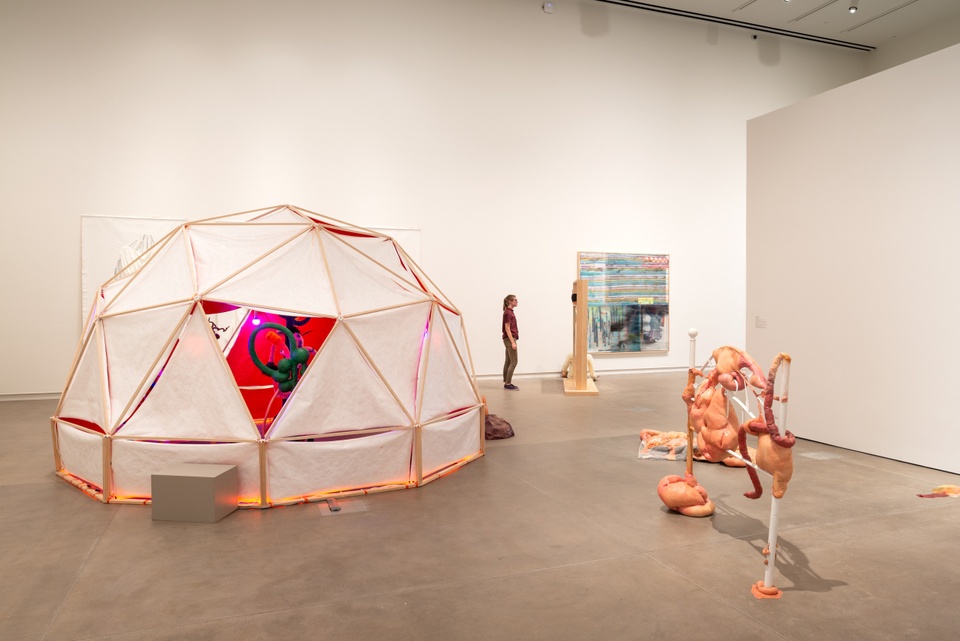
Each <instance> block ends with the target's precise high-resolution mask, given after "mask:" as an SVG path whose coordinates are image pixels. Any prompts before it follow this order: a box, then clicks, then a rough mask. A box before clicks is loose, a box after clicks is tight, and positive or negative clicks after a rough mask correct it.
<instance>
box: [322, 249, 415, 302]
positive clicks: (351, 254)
mask: <svg viewBox="0 0 960 641" xmlns="http://www.w3.org/2000/svg"><path fill="white" fill-rule="evenodd" d="M320 236H321V238H323V247H324V250H325V251H326V256H327V264H328V266H329V268H330V277H331V279H332V280H333V286H334V291H336V294H337V300H338V301H339V302H340V309H341V311H342V312H343V314H344V315H348V314H357V313H360V312H365V311H370V310H374V309H383V308H385V307H394V306H396V305H403V304H405V303H412V302H418V301H423V300H432V297H431V296H430V295H429V294H427V293H425V292H423V291H421V290H419V289H416V288H414V287H413V286H412V285H410V284H409V283H407V282H406V281H404V280H402V279H400V278H399V277H397V276H395V275H394V274H392V273H391V272H389V271H387V270H386V269H384V268H383V267H380V266H378V265H377V264H375V263H373V262H371V261H370V260H369V259H368V258H365V257H364V256H362V255H360V254H359V253H357V251H356V250H354V249H353V248H352V247H350V246H349V245H346V244H345V243H344V242H342V241H341V240H339V238H338V237H336V236H333V235H332V234H329V233H327V232H323V233H321V234H320Z"/></svg>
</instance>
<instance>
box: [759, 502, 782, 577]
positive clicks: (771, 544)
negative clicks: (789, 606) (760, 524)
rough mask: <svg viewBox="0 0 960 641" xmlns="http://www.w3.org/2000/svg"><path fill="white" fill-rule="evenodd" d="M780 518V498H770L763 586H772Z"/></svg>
mask: <svg viewBox="0 0 960 641" xmlns="http://www.w3.org/2000/svg"><path fill="white" fill-rule="evenodd" d="M779 518H780V499H778V498H776V497H773V498H771V499H770V535H769V536H768V538H767V549H768V550H769V551H770V552H769V554H767V569H766V571H765V572H764V573H763V587H765V588H772V587H773V566H774V564H776V561H777V521H778V520H779Z"/></svg>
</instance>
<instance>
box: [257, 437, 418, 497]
mask: <svg viewBox="0 0 960 641" xmlns="http://www.w3.org/2000/svg"><path fill="white" fill-rule="evenodd" d="M412 448H413V431H412V430H395V431H392V432H384V433H381V434H371V435H369V436H363V437H360V438H354V439H349V440H343V441H333V442H320V443H310V442H307V441H270V442H269V443H268V444H267V478H268V483H267V491H268V493H269V495H270V499H271V500H273V501H280V500H283V499H289V498H294V497H299V496H307V495H310V494H318V493H321V492H336V491H342V490H353V489H359V488H367V487H377V486H382V485H392V484H397V483H407V482H408V480H409V474H410V456H411V452H412Z"/></svg>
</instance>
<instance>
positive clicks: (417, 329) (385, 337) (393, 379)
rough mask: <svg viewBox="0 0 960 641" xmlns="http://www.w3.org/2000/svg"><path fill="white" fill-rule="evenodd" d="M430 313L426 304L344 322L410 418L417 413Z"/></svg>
mask: <svg viewBox="0 0 960 641" xmlns="http://www.w3.org/2000/svg"><path fill="white" fill-rule="evenodd" d="M430 309H431V304H430V303H417V304H415V305H409V306H407V307H398V308H396V309H391V310H387V311H383V312H376V313H374V314H363V315H361V316H354V317H351V318H349V319H347V320H346V321H345V322H346V323H347V325H348V326H349V327H350V329H351V330H353V332H354V334H356V335H357V340H359V342H360V344H361V345H362V346H363V348H364V349H365V350H366V352H367V354H369V355H370V358H371V359H372V360H373V362H374V364H375V365H376V366H377V368H378V369H379V370H380V372H381V373H382V374H383V377H384V378H385V379H386V380H387V383H388V384H389V385H390V387H391V388H393V391H394V392H395V393H396V394H397V396H398V397H399V398H400V400H401V401H402V402H403V404H404V406H405V407H406V408H407V411H408V412H409V413H410V416H416V413H417V410H416V401H417V378H418V377H417V373H418V372H419V371H420V354H421V350H422V347H423V342H424V340H425V335H426V332H427V321H428V320H429V318H430Z"/></svg>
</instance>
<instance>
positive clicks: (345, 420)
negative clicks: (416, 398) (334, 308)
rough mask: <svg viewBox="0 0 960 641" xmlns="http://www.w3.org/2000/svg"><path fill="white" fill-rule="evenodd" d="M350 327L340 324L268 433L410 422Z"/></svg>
mask: <svg viewBox="0 0 960 641" xmlns="http://www.w3.org/2000/svg"><path fill="white" fill-rule="evenodd" d="M410 424H411V420H410V418H408V417H407V415H406V414H404V412H403V410H402V409H401V408H400V405H398V404H397V402H396V400H394V398H393V396H392V395H391V394H390V391H389V390H388V389H387V386H386V384H385V383H384V382H383V379H381V378H380V376H379V375H378V374H377V373H376V371H375V370H374V369H373V368H372V367H371V366H370V364H369V363H367V361H366V360H365V359H364V357H363V354H362V353H361V352H360V349H359V348H358V347H357V344H356V342H355V341H354V340H353V337H352V336H351V335H350V332H348V331H347V330H346V328H345V327H344V326H343V325H342V324H337V325H336V326H335V327H334V328H333V331H331V332H330V335H329V336H328V337H327V340H326V341H325V342H324V344H323V347H322V348H321V349H320V351H319V352H318V353H317V355H316V356H314V360H313V361H312V362H311V363H310V367H309V368H308V369H307V372H306V374H304V376H303V378H302V379H301V380H300V383H299V385H297V388H296V389H295V390H294V391H293V393H292V394H291V395H290V397H289V398H288V399H287V402H286V404H285V405H284V407H283V410H282V411H281V413H280V415H279V416H278V417H277V420H276V421H274V423H273V425H272V426H271V428H270V432H269V436H270V437H271V438H274V437H289V436H305V435H311V434H325V433H329V432H340V431H346V430H362V429H369V428H374V427H398V426H404V425H410Z"/></svg>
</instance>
